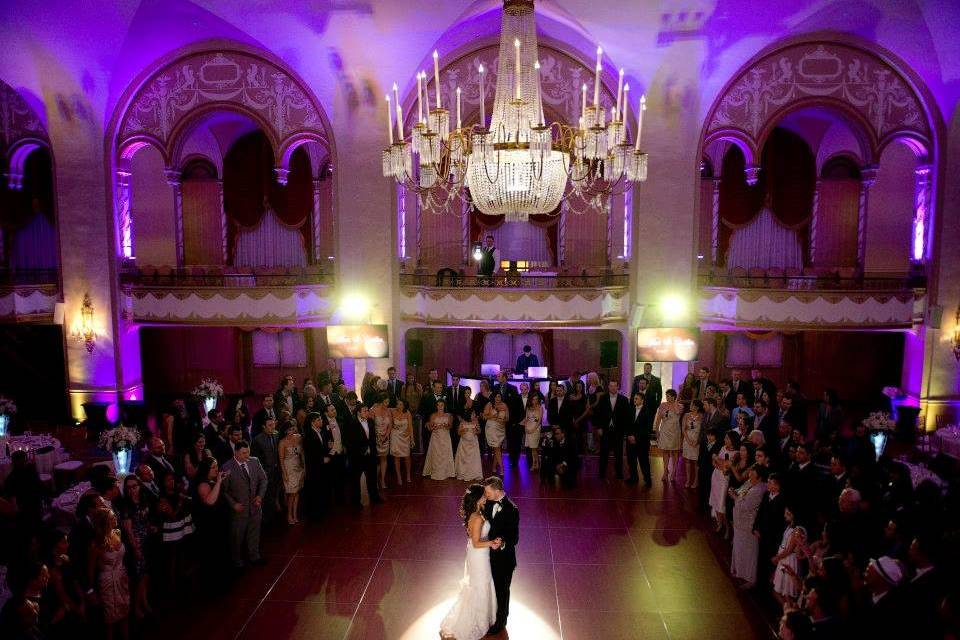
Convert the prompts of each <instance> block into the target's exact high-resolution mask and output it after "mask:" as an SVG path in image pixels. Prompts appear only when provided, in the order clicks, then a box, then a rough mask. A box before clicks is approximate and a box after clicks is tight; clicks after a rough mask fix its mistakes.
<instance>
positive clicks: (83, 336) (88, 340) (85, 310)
mask: <svg viewBox="0 0 960 640" xmlns="http://www.w3.org/2000/svg"><path fill="white" fill-rule="evenodd" d="M73 339H74V340H76V341H77V342H79V343H81V344H83V345H84V346H86V348H87V353H93V348H94V347H95V346H96V341H97V334H96V332H95V331H94V330H93V301H92V300H90V294H89V293H85V294H83V304H82V305H80V324H79V325H75V326H74V329H73Z"/></svg>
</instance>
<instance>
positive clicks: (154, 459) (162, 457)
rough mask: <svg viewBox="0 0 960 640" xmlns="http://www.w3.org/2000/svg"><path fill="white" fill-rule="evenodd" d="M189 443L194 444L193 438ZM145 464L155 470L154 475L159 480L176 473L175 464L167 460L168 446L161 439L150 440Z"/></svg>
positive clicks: (144, 459)
mask: <svg viewBox="0 0 960 640" xmlns="http://www.w3.org/2000/svg"><path fill="white" fill-rule="evenodd" d="M188 442H192V438H191V440H190V441H188ZM187 446H189V445H187ZM143 462H144V463H146V464H147V465H148V466H149V467H150V468H151V469H153V474H154V475H155V476H156V477H157V478H161V477H163V476H165V475H167V474H168V473H176V470H175V469H174V467H173V463H172V462H171V461H170V459H169V458H167V445H166V444H164V442H163V440H161V439H160V438H157V437H153V438H150V443H149V452H148V453H147V455H145V456H144V457H143Z"/></svg>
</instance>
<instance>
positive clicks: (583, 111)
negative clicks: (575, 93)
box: [580, 82, 587, 126]
mask: <svg viewBox="0 0 960 640" xmlns="http://www.w3.org/2000/svg"><path fill="white" fill-rule="evenodd" d="M580 93H581V94H582V95H581V99H580V122H581V123H583V122H586V121H587V83H586V82H584V83H583V87H581V92H580ZM580 126H583V125H582V124H581V125H580Z"/></svg>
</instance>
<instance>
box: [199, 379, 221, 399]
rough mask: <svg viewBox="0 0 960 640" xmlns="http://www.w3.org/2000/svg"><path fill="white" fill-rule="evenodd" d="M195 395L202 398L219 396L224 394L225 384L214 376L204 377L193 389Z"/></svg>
mask: <svg viewBox="0 0 960 640" xmlns="http://www.w3.org/2000/svg"><path fill="white" fill-rule="evenodd" d="M193 395H195V396H196V397H198V398H200V399H201V400H204V399H207V398H219V397H220V396H222V395H223V385H222V384H220V383H219V382H218V381H217V380H214V379H213V378H204V379H203V380H202V381H201V382H200V384H198V385H197V386H196V388H195V389H194V390H193Z"/></svg>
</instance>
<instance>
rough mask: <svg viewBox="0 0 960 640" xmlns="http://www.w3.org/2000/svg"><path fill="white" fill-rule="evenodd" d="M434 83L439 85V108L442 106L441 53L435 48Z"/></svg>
mask: <svg viewBox="0 0 960 640" xmlns="http://www.w3.org/2000/svg"><path fill="white" fill-rule="evenodd" d="M433 83H434V84H435V85H437V89H436V90H437V109H439V108H440V54H439V53H437V50H436V49H434V50H433Z"/></svg>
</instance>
